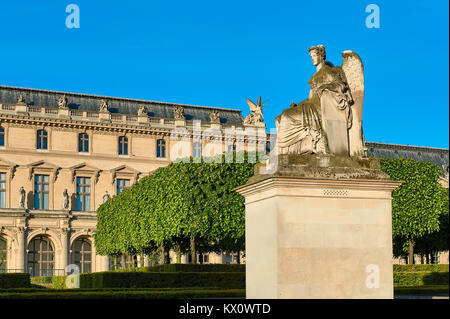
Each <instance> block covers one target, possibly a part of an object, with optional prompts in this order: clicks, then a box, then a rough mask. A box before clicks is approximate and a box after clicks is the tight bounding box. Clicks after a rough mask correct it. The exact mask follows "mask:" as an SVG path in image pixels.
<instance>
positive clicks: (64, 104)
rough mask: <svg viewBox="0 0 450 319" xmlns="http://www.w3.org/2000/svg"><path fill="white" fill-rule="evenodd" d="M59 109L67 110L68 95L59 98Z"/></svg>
mask: <svg viewBox="0 0 450 319" xmlns="http://www.w3.org/2000/svg"><path fill="white" fill-rule="evenodd" d="M58 107H59V108H60V109H65V108H67V98H66V95H65V94H64V95H61V96H60V97H59V98H58Z"/></svg>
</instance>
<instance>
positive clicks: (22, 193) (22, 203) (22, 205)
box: [19, 186, 26, 208]
mask: <svg viewBox="0 0 450 319" xmlns="http://www.w3.org/2000/svg"><path fill="white" fill-rule="evenodd" d="M19 194H20V202H19V206H20V208H25V195H26V192H25V188H23V186H22V187H20V190H19Z"/></svg>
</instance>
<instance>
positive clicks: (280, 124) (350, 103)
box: [275, 45, 364, 156]
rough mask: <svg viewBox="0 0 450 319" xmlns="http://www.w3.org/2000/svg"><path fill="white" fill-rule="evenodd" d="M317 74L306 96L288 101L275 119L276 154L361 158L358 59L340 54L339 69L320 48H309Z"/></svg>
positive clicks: (361, 88)
mask: <svg viewBox="0 0 450 319" xmlns="http://www.w3.org/2000/svg"><path fill="white" fill-rule="evenodd" d="M309 54H310V56H311V59H312V62H313V64H314V66H316V68H317V71H316V73H315V74H314V75H313V76H312V78H311V79H310V80H309V82H308V84H309V86H310V88H311V90H310V93H309V97H308V98H307V99H306V100H305V101H303V102H300V103H294V102H292V104H291V107H290V108H288V109H286V110H284V111H283V112H282V114H281V115H279V116H277V117H276V119H275V124H276V126H277V130H278V137H277V138H278V148H279V153H280V154H303V153H322V154H336V155H346V156H348V155H363V154H364V139H363V134H362V124H361V121H362V103H363V101H362V100H363V97H364V73H363V67H362V62H361V59H360V58H359V56H358V55H357V54H356V53H354V52H352V51H345V52H343V54H342V57H343V63H342V66H341V67H334V66H333V65H332V64H331V63H329V62H325V58H326V53H325V47H324V46H323V45H318V46H315V47H314V46H313V47H310V48H309Z"/></svg>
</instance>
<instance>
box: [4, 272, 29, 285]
mask: <svg viewBox="0 0 450 319" xmlns="http://www.w3.org/2000/svg"><path fill="white" fill-rule="evenodd" d="M28 287H30V274H27V273H16V274H0V289H7V288H28Z"/></svg>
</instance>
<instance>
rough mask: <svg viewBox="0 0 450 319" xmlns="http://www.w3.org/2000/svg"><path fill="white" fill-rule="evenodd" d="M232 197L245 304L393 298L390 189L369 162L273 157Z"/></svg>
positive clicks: (376, 166)
mask: <svg viewBox="0 0 450 319" xmlns="http://www.w3.org/2000/svg"><path fill="white" fill-rule="evenodd" d="M263 166H264V165H257V166H256V167H255V170H256V175H255V176H254V177H253V178H252V179H250V180H249V182H248V183H247V184H246V185H244V186H242V187H240V188H238V189H237V191H238V192H239V193H240V194H242V195H243V196H244V197H245V205H246V281H247V282H246V293H247V298H251V299H254V298H256V299H259V298H261V299H265V298H308V299H315V298H393V277H392V276H393V274H392V217H391V191H392V190H393V189H395V187H397V186H398V185H399V183H398V182H394V181H391V180H390V179H389V176H387V175H386V174H384V173H383V172H382V171H381V170H380V169H379V163H378V161H377V160H374V159H355V158H354V159H352V158H348V157H343V158H336V157H325V158H324V157H320V156H314V155H305V156H293V155H285V156H280V157H278V169H277V170H276V172H274V173H273V174H259V173H260V169H261V168H264V167H263Z"/></svg>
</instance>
